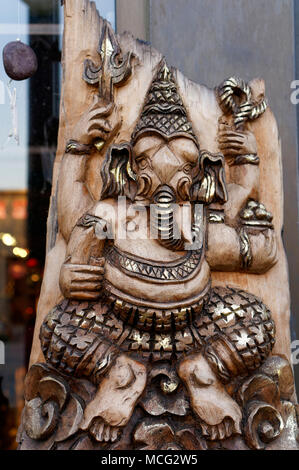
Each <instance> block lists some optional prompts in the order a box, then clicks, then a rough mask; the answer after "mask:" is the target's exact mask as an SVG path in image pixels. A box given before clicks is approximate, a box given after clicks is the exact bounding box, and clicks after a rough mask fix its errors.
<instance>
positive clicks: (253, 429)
mask: <svg viewBox="0 0 299 470" xmlns="http://www.w3.org/2000/svg"><path fill="white" fill-rule="evenodd" d="M283 429H284V423H283V419H282V417H281V415H280V413H279V412H278V411H277V410H276V409H275V408H274V407H273V406H271V405H268V404H267V403H262V402H253V403H251V405H250V407H249V409H248V410H247V420H246V424H245V427H244V435H245V441H246V444H247V445H248V446H249V447H251V448H252V449H264V448H265V447H266V444H267V443H269V442H271V441H273V440H274V439H276V438H277V437H278V436H279V435H280V434H281V432H282V430H283Z"/></svg>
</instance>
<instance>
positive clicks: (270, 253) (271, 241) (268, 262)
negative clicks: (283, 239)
mask: <svg viewBox="0 0 299 470" xmlns="http://www.w3.org/2000/svg"><path fill="white" fill-rule="evenodd" d="M248 237H249V240H250V246H251V253H252V265H251V266H250V268H249V269H248V271H249V272H250V271H252V272H257V273H264V272H266V271H267V270H268V269H270V268H271V267H272V266H273V265H274V264H275V263H276V261H277V243H276V235H275V231H274V230H273V229H270V228H268V229H264V230H256V231H254V230H251V232H250V233H249V234H248Z"/></svg>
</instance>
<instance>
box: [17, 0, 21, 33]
mask: <svg viewBox="0 0 299 470" xmlns="http://www.w3.org/2000/svg"><path fill="white" fill-rule="evenodd" d="M20 36H21V2H20V0H18V37H17V41H21V38H20Z"/></svg>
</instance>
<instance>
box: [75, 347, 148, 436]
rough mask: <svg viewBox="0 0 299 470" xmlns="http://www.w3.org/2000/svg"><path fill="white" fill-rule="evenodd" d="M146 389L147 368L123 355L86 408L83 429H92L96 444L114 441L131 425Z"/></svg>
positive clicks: (81, 426)
mask: <svg viewBox="0 0 299 470" xmlns="http://www.w3.org/2000/svg"><path fill="white" fill-rule="evenodd" d="M145 385H146V368H145V366H144V365H143V364H141V363H138V362H137V361H134V360H132V359H130V358H129V357H127V356H125V355H124V354H123V355H121V356H120V357H118V358H117V360H116V362H115V364H114V365H113V366H112V367H111V369H110V371H109V373H108V374H107V375H106V376H105V377H104V378H103V380H102V382H101V384H100V386H99V389H98V391H97V393H96V395H95V397H94V399H93V400H92V401H91V402H90V403H89V404H88V405H87V407H86V409H85V412H84V418H83V421H82V423H81V425H80V428H81V429H82V430H88V429H89V431H90V433H91V434H92V435H93V437H94V438H95V439H96V440H97V441H100V442H101V441H106V442H108V441H112V442H113V441H115V440H116V439H117V435H118V431H119V428H120V427H123V426H125V425H126V424H127V423H128V421H129V419H130V417H131V415H132V413H133V411H134V407H135V405H136V402H137V400H138V399H139V397H140V395H141V394H142V392H143V390H144V388H145Z"/></svg>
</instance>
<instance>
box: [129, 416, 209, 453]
mask: <svg viewBox="0 0 299 470" xmlns="http://www.w3.org/2000/svg"><path fill="white" fill-rule="evenodd" d="M134 440H135V442H136V443H137V444H146V446H145V447H142V450H157V449H159V450H181V449H187V450H195V449H205V448H206V445H205V443H204V442H202V441H201V439H200V438H199V437H198V436H197V434H196V431H195V430H194V429H189V428H183V429H180V430H179V431H175V430H174V429H173V428H172V426H171V425H170V424H168V423H167V422H166V421H162V420H161V421H156V422H153V421H149V420H146V421H144V422H143V423H141V424H140V425H139V426H138V427H137V429H136V431H135V433H134Z"/></svg>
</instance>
